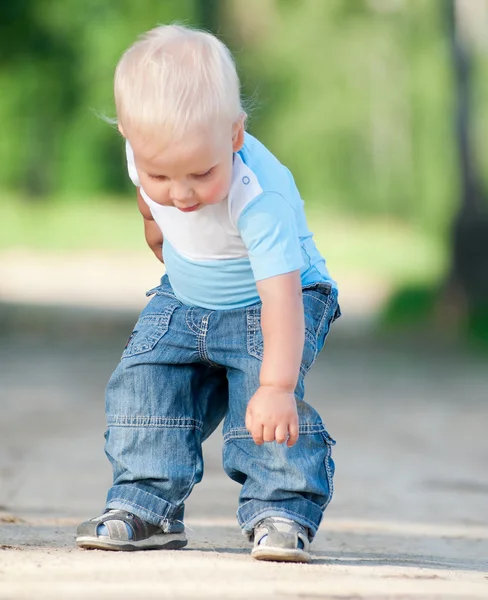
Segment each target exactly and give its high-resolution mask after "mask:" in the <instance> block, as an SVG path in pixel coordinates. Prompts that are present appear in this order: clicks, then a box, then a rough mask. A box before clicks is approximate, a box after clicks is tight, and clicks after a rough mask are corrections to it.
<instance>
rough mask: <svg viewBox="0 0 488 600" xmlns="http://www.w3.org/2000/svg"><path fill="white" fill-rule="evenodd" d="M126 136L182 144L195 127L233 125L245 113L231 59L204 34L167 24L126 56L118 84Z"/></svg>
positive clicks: (119, 69) (118, 71) (120, 119)
mask: <svg viewBox="0 0 488 600" xmlns="http://www.w3.org/2000/svg"><path fill="white" fill-rule="evenodd" d="M114 94H115V105H116V110H117V120H118V123H119V125H121V127H122V129H123V130H124V134H125V135H130V133H132V132H133V133H134V134H137V135H142V136H144V138H150V137H154V135H157V136H158V137H159V138H160V139H161V138H164V139H166V141H170V140H175V139H181V137H182V136H183V135H184V134H185V133H187V132H188V131H189V130H191V128H192V127H194V126H208V125H209V124H213V123H216V122H219V121H220V122H222V123H225V122H228V123H229V124H230V125H232V124H233V123H234V122H235V121H237V120H238V118H239V116H240V115H241V114H243V113H244V111H243V108H242V104H241V98H240V83H239V77H238V75H237V71H236V67H235V63H234V60H233V58H232V55H231V53H230V51H229V49H228V48H227V46H225V45H224V44H223V43H222V42H221V41H220V40H218V39H217V38H216V37H215V36H213V35H211V34H210V33H207V32H205V31H200V30H197V29H191V28H189V27H184V26H181V25H163V26H160V27H156V28H155V29H152V30H150V31H148V32H147V33H145V34H144V35H143V36H141V38H140V39H139V40H138V41H137V42H135V43H134V44H133V45H132V46H131V47H130V48H129V49H128V50H126V52H125V53H124V54H123V55H122V58H121V59H120V61H119V63H118V65H117V68H116V71H115V80H114Z"/></svg>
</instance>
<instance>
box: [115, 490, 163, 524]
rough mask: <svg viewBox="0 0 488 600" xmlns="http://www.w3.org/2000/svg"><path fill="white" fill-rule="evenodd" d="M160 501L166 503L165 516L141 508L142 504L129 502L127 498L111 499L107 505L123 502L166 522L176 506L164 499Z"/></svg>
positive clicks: (143, 507)
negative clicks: (171, 510)
mask: <svg viewBox="0 0 488 600" xmlns="http://www.w3.org/2000/svg"><path fill="white" fill-rule="evenodd" d="M146 493H147V492H146ZM158 500H159V501H160V502H164V503H165V504H166V505H167V508H166V511H165V513H164V515H158V514H157V513H155V512H153V511H152V510H151V509H149V508H146V507H145V506H141V505H140V504H137V502H134V501H133V500H129V499H127V498H118V497H117V498H110V500H109V501H108V502H107V504H110V503H111V502H123V503H124V504H130V505H131V506H134V507H135V508H140V509H141V510H144V511H145V512H147V513H149V514H150V515H151V516H153V517H155V518H157V519H159V520H163V521H165V520H167V514H168V513H169V511H170V509H171V508H172V507H173V506H174V505H173V504H171V502H168V501H167V500H165V499H164V498H158Z"/></svg>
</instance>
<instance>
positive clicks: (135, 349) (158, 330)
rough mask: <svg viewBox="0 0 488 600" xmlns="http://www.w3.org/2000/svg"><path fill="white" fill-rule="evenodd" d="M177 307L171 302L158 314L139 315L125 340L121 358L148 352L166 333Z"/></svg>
mask: <svg viewBox="0 0 488 600" xmlns="http://www.w3.org/2000/svg"><path fill="white" fill-rule="evenodd" d="M177 307H178V304H177V303H172V304H168V305H167V306H166V307H165V308H164V310H163V311H162V312H161V313H159V314H149V315H144V316H141V317H140V319H139V320H138V321H137V323H136V326H135V327H134V331H133V332H132V333H131V335H130V337H129V339H128V341H127V344H126V346H125V349H124V352H123V353H122V358H129V357H131V356H135V355H136V354H143V353H144V352H150V351H151V350H152V349H153V348H154V346H156V344H157V343H158V342H159V341H160V340H161V339H162V338H163V336H164V335H165V334H166V333H167V331H168V329H169V322H170V320H171V316H172V315H173V313H174V311H175V310H176V308H177Z"/></svg>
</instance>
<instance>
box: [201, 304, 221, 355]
mask: <svg viewBox="0 0 488 600" xmlns="http://www.w3.org/2000/svg"><path fill="white" fill-rule="evenodd" d="M211 314H212V313H207V314H206V315H204V317H203V319H202V328H201V329H200V330H199V332H198V353H199V355H200V358H201V359H202V360H203V361H204V362H206V363H208V364H210V365H212V366H213V367H219V366H220V365H218V364H217V363H214V362H213V361H212V360H210V358H209V356H208V352H207V332H208V321H209V319H210V315H211Z"/></svg>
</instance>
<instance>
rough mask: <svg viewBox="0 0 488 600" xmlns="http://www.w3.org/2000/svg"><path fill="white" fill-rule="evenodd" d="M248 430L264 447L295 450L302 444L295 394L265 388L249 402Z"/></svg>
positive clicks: (260, 389)
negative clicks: (267, 444) (274, 445)
mask: <svg viewBox="0 0 488 600" xmlns="http://www.w3.org/2000/svg"><path fill="white" fill-rule="evenodd" d="M246 428H247V430H248V431H249V433H250V434H251V435H252V437H253V440H254V441H255V442H256V444H258V446H260V445H261V444H262V443H263V442H273V441H274V440H276V441H277V442H278V444H283V442H286V441H287V440H288V441H287V446H293V444H294V443H295V442H296V441H297V440H298V413H297V404H296V400H295V395H294V394H293V392H288V391H286V390H283V389H280V388H277V387H273V386H263V385H262V386H261V387H260V388H259V389H258V391H257V392H256V393H255V394H254V396H253V397H252V398H251V400H250V401H249V404H248V405H247V411H246Z"/></svg>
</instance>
